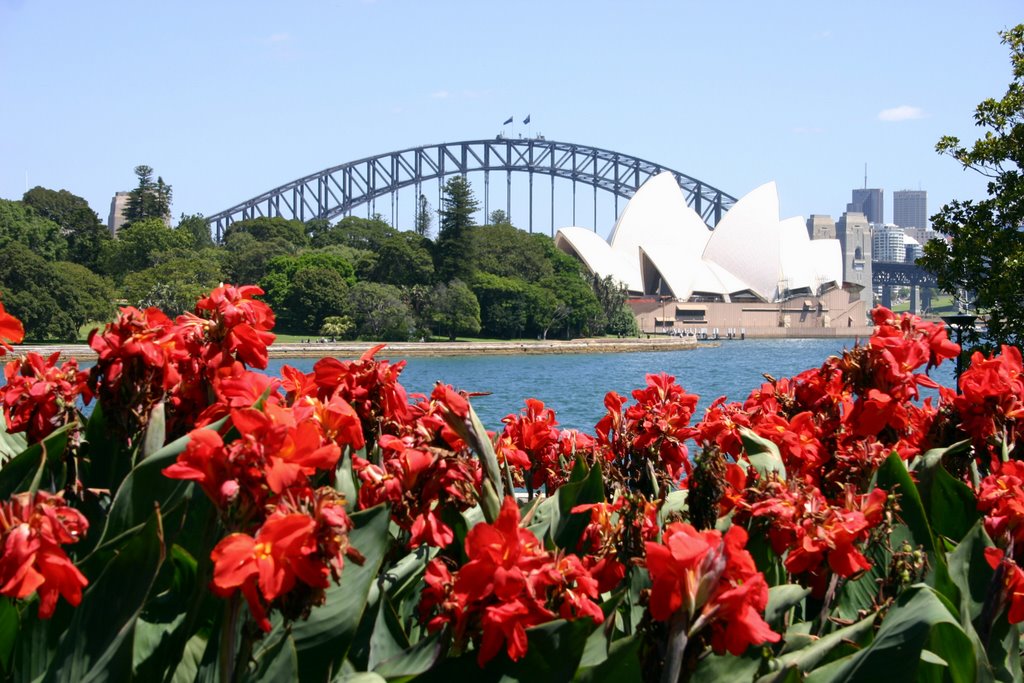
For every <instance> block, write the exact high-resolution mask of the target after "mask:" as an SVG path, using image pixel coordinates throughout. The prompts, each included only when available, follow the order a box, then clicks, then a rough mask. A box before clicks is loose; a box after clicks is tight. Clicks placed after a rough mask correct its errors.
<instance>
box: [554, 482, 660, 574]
mask: <svg viewBox="0 0 1024 683" xmlns="http://www.w3.org/2000/svg"><path fill="white" fill-rule="evenodd" d="M658 507H659V505H658V504H657V503H652V502H649V501H647V500H646V499H645V498H644V497H643V496H641V495H637V494H631V493H622V494H620V495H619V497H618V498H616V499H615V502H614V503H592V504H587V505H577V506H576V507H574V508H573V509H572V512H573V514H576V513H580V512H589V513H590V522H589V523H588V524H587V526H586V528H585V529H584V530H583V534H582V536H581V537H580V541H579V545H578V547H577V552H578V553H579V554H580V557H581V559H582V561H583V565H584V566H585V567H586V568H587V570H588V571H589V572H590V574H591V576H593V577H594V578H595V579H597V583H598V588H599V589H600V591H601V592H602V593H604V592H607V591H610V590H613V589H614V588H616V587H617V586H618V585H619V582H620V581H622V579H623V578H625V576H626V564H627V563H628V562H629V561H630V560H631V559H632V558H634V557H638V556H639V555H641V553H642V544H643V542H644V541H653V540H654V539H656V538H657V537H658V533H659V532H660V531H661V528H660V526H659V524H658Z"/></svg>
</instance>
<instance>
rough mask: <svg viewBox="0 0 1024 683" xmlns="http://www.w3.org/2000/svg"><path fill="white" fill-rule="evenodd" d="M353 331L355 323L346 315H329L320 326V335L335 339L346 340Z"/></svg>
mask: <svg viewBox="0 0 1024 683" xmlns="http://www.w3.org/2000/svg"><path fill="white" fill-rule="evenodd" d="M354 330H355V323H353V322H352V318H350V317H348V316H347V315H329V316H327V317H326V318H324V323H323V325H321V326H320V334H321V335H323V336H325V337H334V338H335V339H348V337H349V335H350V334H352V332H353V331H354Z"/></svg>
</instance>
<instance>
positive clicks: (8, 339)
mask: <svg viewBox="0 0 1024 683" xmlns="http://www.w3.org/2000/svg"><path fill="white" fill-rule="evenodd" d="M24 338H25V327H24V326H23V325H22V324H21V321H20V320H18V319H17V318H15V317H14V316H13V315H11V314H10V313H8V312H7V311H6V310H4V304H3V302H2V301H0V356H2V355H4V354H5V353H7V352H8V351H12V350H13V349H12V348H11V344H20V343H21V340H22V339H24Z"/></svg>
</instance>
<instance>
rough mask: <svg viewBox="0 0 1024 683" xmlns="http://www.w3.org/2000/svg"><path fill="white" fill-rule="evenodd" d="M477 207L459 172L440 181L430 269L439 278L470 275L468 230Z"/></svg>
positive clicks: (471, 253)
mask: <svg viewBox="0 0 1024 683" xmlns="http://www.w3.org/2000/svg"><path fill="white" fill-rule="evenodd" d="M478 206H479V202H477V200H476V197H475V196H474V195H473V189H472V188H471V187H470V185H469V181H467V180H466V179H465V178H464V177H462V176H461V175H456V176H452V177H451V178H450V179H449V180H448V182H446V183H445V184H444V191H443V197H442V199H441V210H440V212H439V215H440V226H439V228H438V232H437V242H436V244H435V247H434V254H435V257H434V270H435V272H436V273H437V277H438V280H439V281H441V282H449V281H451V280H454V279H456V278H458V279H462V280H468V278H469V277H470V275H472V272H473V264H474V261H475V255H476V254H475V250H474V248H473V241H472V237H471V235H470V229H471V228H472V227H473V225H475V223H476V222H475V221H474V219H473V213H474V212H475V211H476V210H477V207H478Z"/></svg>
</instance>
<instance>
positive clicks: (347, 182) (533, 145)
mask: <svg viewBox="0 0 1024 683" xmlns="http://www.w3.org/2000/svg"><path fill="white" fill-rule="evenodd" d="M481 171H482V172H483V173H484V186H485V187H484V212H485V215H489V211H488V209H489V207H488V205H487V202H488V194H489V189H490V188H489V183H490V176H489V174H490V172H491V171H505V172H506V178H507V188H508V191H507V193H506V200H507V201H509V202H510V201H511V200H510V199H509V197H510V196H511V187H512V173H513V172H520V173H528V174H529V176H530V222H531V225H530V229H531V231H532V220H533V176H534V175H535V174H541V175H548V176H550V177H551V186H552V194H553V193H554V182H555V179H556V178H563V179H568V180H571V181H573V209H574V218H575V205H576V204H575V191H576V183H582V184H584V185H589V186H592V187H593V188H594V203H595V214H596V205H597V190H604V191H606V192H610V193H612V194H613V195H614V196H615V198H616V213H618V198H619V197H622V198H625V199H629V198H630V197H632V196H633V195H634V194H635V193H636V191H637V190H638V189H639V188H640V186H641V185H643V184H644V182H645V181H647V179H649V178H651V177H652V176H654V175H657V174H658V173H661V172H662V171H668V172H670V173H672V175H674V176H675V178H676V181H677V182H678V183H679V187H680V188H681V189H682V190H683V194H684V195H685V197H686V203H687V204H688V205H689V206H690V207H691V208H693V209H694V211H696V212H697V213H698V214H699V215H700V216H701V218H703V219H704V222H706V223H707V224H708V225H711V226H714V225H716V224H717V223H718V221H719V220H720V219H721V218H722V215H723V214H724V213H725V211H726V210H728V209H729V207H731V206H732V205H733V204H734V203H735V202H736V198H735V197H733V196H732V195H729V194H726V193H725V192H723V191H721V190H719V189H718V188H716V187H713V186H711V185H708V184H707V183H705V182H703V181H701V180H698V179H696V178H694V177H692V176H689V175H686V174H685V173H681V172H679V171H675V170H673V169H670V168H667V167H665V166H662V165H661V164H656V163H654V162H651V161H647V160H645V159H640V158H638V157H634V156H630V155H628V154H621V153H619V152H613V151H610V150H606V149H600V148H598V147H589V146H587V145H576V144H572V143H566V142H556V141H554V140H546V139H543V138H527V139H522V138H520V139H513V138H504V137H498V138H495V139H493V140H470V141H465V142H446V143H442V144H438V145H426V146H423V147H412V148H409V149H404V150H401V151H398V152H387V153H385V154H378V155H376V156H372V157H366V158H365V159H359V160H358V161H350V162H348V163H345V164H341V165H339V166H333V167H331V168H327V169H324V170H322V171H318V172H316V173H312V174H310V175H307V176H305V177H302V178H299V179H297V180H293V181H292V182H290V183H287V184H285V185H281V186H280V187H276V188H274V189H272V190H269V191H267V192H264V193H263V194H261V195H258V196H256V197H253V198H252V199H249V200H246V201H244V202H242V203H241V204H237V205H235V206H232V207H231V208H230V209H226V210H224V211H221V212H219V213H215V214H213V215H211V216H208V217H207V219H206V221H207V223H208V224H209V225H210V226H211V227H212V228H213V229H214V234H215V236H216V239H217V241H218V242H219V241H221V238H222V237H223V234H224V230H225V229H226V228H227V226H229V225H231V223H233V222H235V221H238V220H246V219H250V218H257V217H260V216H267V217H271V216H282V217H284V218H296V219H298V220H300V221H303V222H305V221H308V220H313V219H317V218H320V219H332V218H335V217H336V216H339V215H341V214H345V213H350V212H351V210H352V209H353V207H356V206H360V205H363V204H366V203H367V202H372V201H373V200H375V199H377V198H378V197H382V196H385V195H388V194H391V193H394V192H396V191H398V190H399V189H401V188H405V187H415V188H416V196H417V197H418V196H419V195H420V194H421V192H420V185H421V183H423V182H424V181H430V180H437V181H438V182H440V181H441V180H442V179H443V178H444V177H445V176H450V175H454V174H456V173H458V174H462V175H466V174H467V173H476V172H481ZM509 206H511V205H510V204H509ZM509 213H511V211H509ZM552 222H554V201H553V200H552Z"/></svg>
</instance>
